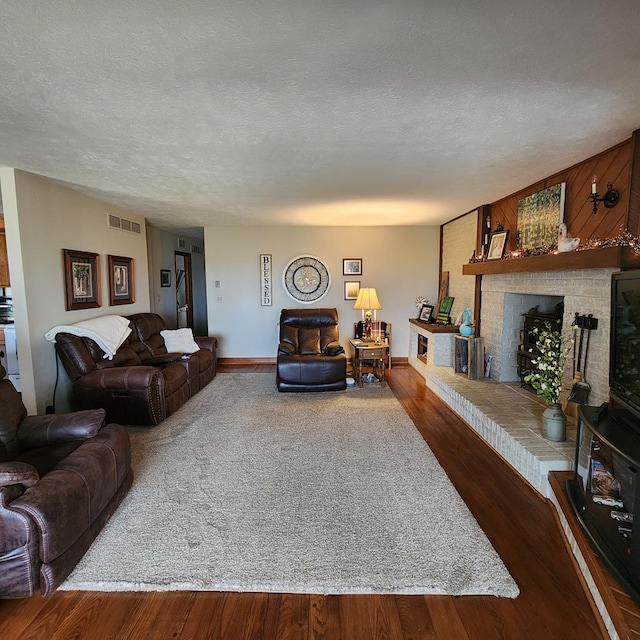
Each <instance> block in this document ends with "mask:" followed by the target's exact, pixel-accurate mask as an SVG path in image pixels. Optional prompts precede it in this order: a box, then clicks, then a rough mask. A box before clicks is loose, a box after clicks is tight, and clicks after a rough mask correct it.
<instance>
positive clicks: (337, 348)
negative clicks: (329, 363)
mask: <svg viewBox="0 0 640 640" xmlns="http://www.w3.org/2000/svg"><path fill="white" fill-rule="evenodd" d="M340 353H344V347H343V346H342V345H341V344H340V343H339V342H330V343H329V344H328V345H327V346H326V347H325V348H324V354H325V355H326V356H337V355H339V354H340Z"/></svg>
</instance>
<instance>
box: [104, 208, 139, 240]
mask: <svg viewBox="0 0 640 640" xmlns="http://www.w3.org/2000/svg"><path fill="white" fill-rule="evenodd" d="M107 224H108V225H109V228H110V229H119V230H120V231H128V232H129V233H137V234H138V235H140V232H141V227H140V223H139V222H133V220H127V219H126V218H120V217H119V216H114V215H113V214H112V213H107Z"/></svg>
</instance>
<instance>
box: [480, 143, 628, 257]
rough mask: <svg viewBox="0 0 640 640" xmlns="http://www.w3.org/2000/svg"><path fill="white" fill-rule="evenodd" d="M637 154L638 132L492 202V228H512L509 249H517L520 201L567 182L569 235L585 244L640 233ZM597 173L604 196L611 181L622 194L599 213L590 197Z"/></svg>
mask: <svg viewBox="0 0 640 640" xmlns="http://www.w3.org/2000/svg"><path fill="white" fill-rule="evenodd" d="M634 156H636V160H640V158H638V156H640V143H639V142H638V132H637V131H636V132H635V133H634V135H633V137H632V138H629V139H628V140H626V141H624V142H622V143H620V144H618V145H616V146H615V147H612V148H611V149H608V150H607V151H604V152H602V153H600V154H598V155H596V156H593V157H592V158H589V159H587V160H584V161H583V162H580V163H578V164H576V165H574V166H572V167H569V168H568V169H565V170H563V171H560V172H559V173H556V174H554V175H552V176H549V177H548V178H545V179H544V180H540V181H539V182H536V183H535V184H532V185H530V186H528V187H526V188H525V189H522V190H521V191H518V192H516V193H513V194H511V195H510V196H507V197H506V198H502V199H501V200H498V201H496V202H494V203H492V204H491V227H492V229H494V230H495V229H496V227H497V226H498V225H499V224H501V225H502V226H503V228H504V229H509V231H510V233H509V239H508V244H507V247H506V250H507V251H513V250H515V249H516V248H517V229H518V201H519V200H521V199H522V198H525V197H527V196H530V195H531V194H533V193H536V192H537V191H540V190H541V189H545V188H547V187H551V186H553V185H555V184H558V183H559V182H566V183H567V187H566V196H565V209H564V222H565V223H566V225H567V231H568V235H569V236H571V237H578V238H580V242H581V243H582V242H585V241H587V240H589V239H590V238H613V237H615V236H617V235H619V234H620V233H621V232H622V231H623V230H625V229H627V228H628V230H629V231H631V232H632V233H635V234H637V233H638V231H639V230H638V212H637V211H636V208H637V207H636V205H637V202H636V201H637V200H638V198H639V196H638V194H637V193H636V191H638V190H640V175H638V176H636V179H635V180H632V167H633V166H634V162H633V160H634ZM638 165H639V163H638V162H635V167H636V173H638V174H640V166H638ZM594 175H596V176H598V193H599V194H600V196H602V195H603V194H604V193H605V191H606V187H607V183H608V182H611V183H612V184H613V186H614V188H615V189H616V190H617V191H618V192H619V193H620V200H619V202H618V204H617V205H616V206H615V207H613V208H612V209H607V208H605V207H604V205H603V204H602V203H600V205H599V208H598V213H597V214H595V215H594V214H593V205H592V203H591V199H590V198H589V196H590V194H591V181H592V179H593V176H594ZM632 186H633V192H632Z"/></svg>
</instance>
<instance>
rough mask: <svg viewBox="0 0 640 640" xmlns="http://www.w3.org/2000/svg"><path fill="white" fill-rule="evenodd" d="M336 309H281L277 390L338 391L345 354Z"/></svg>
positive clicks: (344, 373)
mask: <svg viewBox="0 0 640 640" xmlns="http://www.w3.org/2000/svg"><path fill="white" fill-rule="evenodd" d="M339 338H340V336H339V332H338V311H337V309H333V308H328V309H282V311H281V312H280V342H279V344H278V355H277V358H276V385H277V388H278V391H341V390H343V389H346V388H347V357H346V355H345V353H344V347H342V345H341V344H340V342H339Z"/></svg>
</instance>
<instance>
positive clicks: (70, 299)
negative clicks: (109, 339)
mask: <svg viewBox="0 0 640 640" xmlns="http://www.w3.org/2000/svg"><path fill="white" fill-rule="evenodd" d="M62 255H63V258H64V292H65V302H66V307H67V311H73V310H75V309H91V308H92V307H99V306H100V304H101V302H100V256H99V255H98V254H97V253H89V252H88V251H74V250H73V249H63V250H62Z"/></svg>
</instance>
